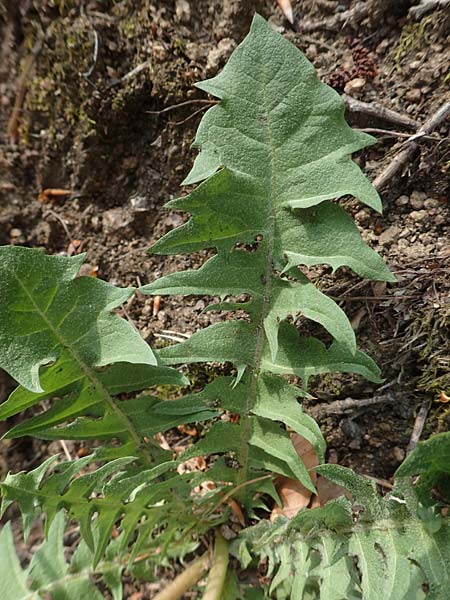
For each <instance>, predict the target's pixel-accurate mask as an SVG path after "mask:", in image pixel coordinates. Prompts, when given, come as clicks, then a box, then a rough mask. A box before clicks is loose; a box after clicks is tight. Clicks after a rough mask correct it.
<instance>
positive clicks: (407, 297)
mask: <svg viewBox="0 0 450 600" xmlns="http://www.w3.org/2000/svg"><path fill="white" fill-rule="evenodd" d="M329 298H331V299H332V300H336V302H338V301H339V302H340V301H341V300H342V301H343V302H356V301H358V302H363V301H364V302H367V301H368V302H377V301H378V300H397V301H400V300H414V299H417V298H423V294H408V295H405V296H329Z"/></svg>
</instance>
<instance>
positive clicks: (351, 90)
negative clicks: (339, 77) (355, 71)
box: [344, 77, 366, 95]
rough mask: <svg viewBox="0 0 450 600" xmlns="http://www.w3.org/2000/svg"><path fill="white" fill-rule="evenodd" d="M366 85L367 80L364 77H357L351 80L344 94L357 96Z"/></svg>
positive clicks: (346, 85)
mask: <svg viewBox="0 0 450 600" xmlns="http://www.w3.org/2000/svg"><path fill="white" fill-rule="evenodd" d="M365 85H366V80H365V79H363V78H362V77H356V78H355V79H351V80H350V81H349V82H348V83H346V84H345V88H344V92H345V93H346V94H349V95H352V94H356V93H358V92H360V91H361V90H362V89H363V88H364V86H365Z"/></svg>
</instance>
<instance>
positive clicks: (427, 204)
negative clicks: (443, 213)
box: [423, 198, 440, 209]
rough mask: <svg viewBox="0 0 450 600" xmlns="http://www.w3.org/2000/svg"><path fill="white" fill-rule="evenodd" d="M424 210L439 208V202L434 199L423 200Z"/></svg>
mask: <svg viewBox="0 0 450 600" xmlns="http://www.w3.org/2000/svg"><path fill="white" fill-rule="evenodd" d="M423 204H424V206H425V208H428V209H430V208H439V206H440V205H439V200H436V199H435V198H427V199H426V200H425V202H424V203H423Z"/></svg>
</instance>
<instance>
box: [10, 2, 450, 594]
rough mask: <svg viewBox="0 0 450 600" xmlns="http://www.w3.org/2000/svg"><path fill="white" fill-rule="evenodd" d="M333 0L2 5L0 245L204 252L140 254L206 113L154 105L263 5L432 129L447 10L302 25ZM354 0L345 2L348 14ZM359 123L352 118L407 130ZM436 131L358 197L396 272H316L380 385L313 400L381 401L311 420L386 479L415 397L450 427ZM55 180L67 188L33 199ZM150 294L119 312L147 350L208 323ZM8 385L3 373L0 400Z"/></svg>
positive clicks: (143, 274)
mask: <svg viewBox="0 0 450 600" xmlns="http://www.w3.org/2000/svg"><path fill="white" fill-rule="evenodd" d="M338 4H339V3H338V2H334V1H333V0H320V1H319V0H303V1H298V2H293V5H294V7H295V11H294V16H295V25H294V27H290V26H289V23H288V22H287V21H286V20H285V19H284V18H283V16H282V13H281V12H280V9H279V8H278V6H277V3H276V1H275V0H260V1H257V0H254V1H251V2H250V1H248V2H247V1H238V0H228V1H227V0H223V1H222V0H198V1H195V2H194V1H186V0H177V1H175V0H169V1H163V0H160V1H158V0H141V1H140V2H133V1H132V0H116V1H114V2H113V1H112V0H102V1H101V0H97V1H96V0H86V1H85V2H81V0H65V1H62V0H53V1H52V0H45V1H42V2H41V1H37V0H22V1H19V2H16V1H15V0H3V3H2V2H0V40H1V61H0V104H1V113H0V136H1V137H0V169H1V173H2V174H1V178H0V244H22V245H28V246H33V247H42V248H44V249H45V251H46V252H48V253H50V254H68V253H69V254H70V253H74V252H80V251H82V252H86V254H87V256H86V262H87V264H86V267H85V268H86V271H85V272H86V273H87V274H93V273H95V274H96V275H98V276H99V277H101V278H103V279H105V280H108V281H111V282H112V283H115V284H117V285H121V286H128V285H132V286H138V285H140V284H143V283H146V282H150V281H152V280H153V279H155V278H157V277H159V276H161V275H162V274H165V273H168V272H172V271H175V270H182V269H185V268H187V267H192V266H198V265H199V264H200V262H201V260H203V257H202V256H201V255H198V256H194V257H192V256H177V257H157V256H149V255H148V254H146V249H147V248H148V247H149V246H150V245H151V244H152V243H153V242H154V241H156V240H157V239H158V238H159V237H161V235H162V234H164V233H165V232H167V231H168V230H170V229H171V228H173V227H174V226H175V225H177V224H179V223H180V222H181V221H182V220H183V218H184V217H182V216H180V215H179V214H176V213H171V212H169V211H167V210H165V209H163V208H162V207H163V204H164V203H165V202H166V201H168V200H169V199H171V198H173V197H175V196H176V195H178V194H180V193H182V191H181V190H180V187H179V184H180V181H181V180H182V179H183V177H184V175H185V174H186V173H187V172H188V171H189V169H190V166H191V164H192V161H193V159H194V157H195V150H192V149H191V148H190V145H191V142H192V140H193V137H194V133H195V130H196V128H197V126H198V123H199V121H200V119H201V115H202V114H203V109H204V108H206V107H205V106H204V105H202V104H196V103H192V104H187V105H186V104H185V105H183V106H180V107H179V108H174V109H173V110H171V111H167V112H162V113H159V114H158V113H156V112H155V111H161V110H162V109H166V108H168V107H170V106H173V105H176V104H179V103H184V102H186V101H187V100H196V99H201V98H203V96H202V94H201V93H200V92H198V91H197V90H196V89H195V88H194V87H193V85H194V83H195V82H196V81H198V80H201V79H204V78H205V77H209V76H212V75H213V74H214V73H216V72H217V70H218V69H219V68H220V67H221V66H222V65H223V64H224V62H225V61H226V59H227V57H228V56H229V54H230V53H231V51H232V50H233V48H234V47H235V46H236V44H237V43H238V42H239V41H240V40H241V39H242V37H243V35H244V34H245V32H246V30H247V29H248V26H249V23H250V20H251V16H252V14H253V11H254V10H255V9H256V10H258V12H260V13H261V14H262V15H263V16H265V17H266V18H268V19H270V22H271V23H272V25H273V26H274V27H276V28H277V29H278V30H279V31H280V32H282V33H283V34H284V35H285V36H286V37H287V38H288V39H290V40H291V41H292V42H294V43H295V44H296V45H297V46H298V47H299V48H300V49H301V50H303V51H304V52H305V53H306V55H307V56H308V57H309V59H310V60H311V62H312V63H313V64H314V65H315V67H316V68H317V70H318V73H319V75H320V77H321V78H322V79H323V80H324V81H326V82H329V83H330V84H332V85H333V86H335V87H336V88H337V89H339V90H340V91H342V90H343V89H344V87H345V86H347V87H346V88H345V89H346V91H348V92H349V93H350V94H352V95H353V96H354V97H355V98H358V99H361V100H364V101H366V102H377V103H379V104H382V105H383V106H385V107H387V108H391V109H394V110H397V111H398V112H400V113H403V114H406V115H409V116H410V117H412V118H414V119H416V120H417V121H418V122H419V123H422V122H423V121H424V120H425V119H426V118H427V116H429V115H431V114H432V113H433V112H434V111H435V110H436V109H437V108H438V107H439V106H440V105H441V104H442V103H443V102H444V99H445V98H446V94H448V85H449V77H450V73H449V71H448V68H449V56H448V41H447V42H446V37H447V36H448V34H449V33H450V11H449V10H447V12H445V11H444V10H443V9H441V10H439V11H434V12H432V13H430V14H428V15H426V16H425V17H424V18H423V19H422V20H421V21H417V22H416V21H413V20H411V19H408V18H407V17H406V12H405V11H404V12H403V13H402V14H400V15H393V16H388V17H387V18H385V19H384V21H379V22H378V23H377V24H376V25H374V24H373V23H370V22H369V21H367V20H366V21H363V22H362V23H360V24H359V25H358V26H357V27H355V28H353V27H352V25H351V23H349V24H348V25H347V26H346V27H342V28H340V29H338V30H336V31H323V30H318V31H315V32H312V33H309V34H308V35H304V34H302V33H299V32H298V31H297V30H298V27H299V24H300V23H303V22H304V21H309V20H318V19H324V18H326V17H329V16H330V15H333V14H335V10H336V7H337V5H338ZM353 4H356V2H353ZM349 5H352V3H351V2H350V1H346V2H345V1H344V2H341V3H340V5H339V10H340V9H341V8H345V7H348V6H349ZM36 42H38V46H40V47H38V48H36ZM446 44H447V46H446ZM97 46H98V50H96V47H97ZM361 79H363V81H362V82H361ZM15 104H16V108H15ZM349 118H350V119H351V120H352V122H353V124H354V125H355V126H362V127H378V128H380V127H381V128H384V129H386V128H391V129H393V130H396V131H399V128H398V127H392V125H389V124H387V123H386V122H380V121H377V122H375V121H374V120H370V119H366V120H365V121H364V122H361V121H356V120H354V119H353V118H352V116H351V115H350V116H349ZM400 131H403V133H404V132H405V131H406V130H401V128H400ZM435 135H436V137H437V138H438V139H437V140H436V141H434V140H426V141H422V142H421V144H420V145H421V153H420V156H417V157H416V158H415V159H414V160H413V161H412V162H411V163H410V164H408V165H407V166H406V169H405V170H404V172H403V174H402V176H401V177H400V178H396V179H395V180H393V181H392V182H391V184H390V185H389V186H388V187H387V188H386V189H385V190H383V194H382V197H383V201H384V206H385V211H384V214H383V216H381V217H380V216H378V215H376V214H375V213H373V212H370V211H368V210H366V209H363V208H361V205H358V204H357V203H356V202H354V201H352V202H349V203H348V208H349V210H350V211H351V212H352V213H353V215H354V216H355V219H356V222H357V223H358V225H359V226H360V227H361V230H362V231H363V235H364V236H365V238H366V239H367V240H368V241H369V243H370V244H371V245H372V247H374V248H375V249H376V250H378V251H379V252H381V253H382V254H383V255H384V257H385V259H386V261H387V262H388V263H389V265H390V266H391V268H392V269H393V270H394V272H395V273H396V274H397V276H398V283H397V284H395V285H389V286H387V287H386V286H384V285H380V284H373V283H368V282H360V281H359V280H358V279H357V278H355V277H354V276H353V275H351V274H350V273H345V274H342V273H338V274H337V276H331V275H330V274H329V271H328V270H326V269H325V270H323V271H322V276H321V283H320V285H321V286H322V287H323V289H328V290H329V292H330V294H331V295H333V296H335V297H337V299H339V302H340V304H341V305H342V306H343V307H344V309H345V310H346V312H347V313H348V314H349V316H350V317H351V318H352V319H353V320H354V324H355V328H357V331H358V336H359V341H360V346H361V347H362V348H363V349H366V350H367V351H368V352H369V353H370V354H371V355H372V356H373V357H374V358H375V360H377V362H378V363H379V365H380V366H381V368H382V370H383V375H384V377H385V384H384V386H382V388H383V389H381V391H380V390H378V391H377V389H376V387H374V386H373V385H371V384H368V383H367V382H363V381H361V380H360V379H357V378H353V377H344V376H342V377H335V376H333V377H325V378H322V380H321V381H320V382H316V385H315V388H314V389H313V390H312V391H313V393H315V394H316V396H317V398H318V399H319V401H320V402H325V401H326V402H328V401H332V400H336V399H343V398H347V397H351V398H355V399H362V398H370V397H373V396H374V395H380V394H385V395H386V397H387V398H388V402H386V403H384V404H380V405H377V406H376V407H375V408H358V409H355V410H353V411H351V412H350V413H349V414H346V415H342V414H340V415H336V416H333V417H326V418H325V417H324V418H322V419H319V420H320V421H321V425H322V426H323V428H324V432H325V434H326V437H327V441H328V445H329V451H330V452H332V453H333V460H338V461H339V463H340V464H343V465H348V466H352V467H353V468H355V469H356V470H357V471H359V472H363V473H367V474H370V475H372V476H375V477H379V478H386V479H389V478H391V477H392V474H393V473H394V471H395V469H396V468H397V467H398V465H399V463H400V462H401V460H402V459H403V457H404V456H405V451H406V448H407V445H408V442H409V439H410V436H411V431H412V428H413V425H414V419H415V415H416V411H417V408H418V407H419V406H421V405H422V404H424V403H427V404H428V403H429V404H430V405H431V410H430V413H429V416H428V419H427V422H426V426H425V431H424V433H423V437H427V436H428V435H429V434H431V433H433V432H436V431H438V430H442V429H446V428H447V425H446V423H447V418H446V416H447V415H446V413H445V405H443V404H441V403H439V402H435V401H436V400H438V399H439V393H440V391H446V392H447V393H448V394H449V393H450V376H449V374H448V366H449V362H450V343H449V341H448V340H449V337H448V328H449V323H450V305H449V297H448V292H449V289H450V269H449V268H448V262H447V261H448V257H449V256H450V243H449V241H448V240H449V239H450V238H449V233H450V227H449V214H450V206H449V200H450V185H449V171H450V147H449V144H448V137H449V135H450V128H449V123H448V122H447V123H446V124H443V125H442V126H441V127H440V128H438V129H437V131H436V132H435ZM377 137H378V143H377V144H376V145H375V146H374V147H372V149H370V150H369V151H367V152H365V153H364V154H363V155H361V156H359V157H358V160H359V161H360V163H361V165H362V166H363V167H364V168H365V170H366V172H367V173H368V175H369V176H370V177H371V178H374V177H375V176H376V175H377V174H379V172H380V171H381V170H382V169H383V168H384V166H385V165H386V164H388V163H389V162H390V161H391V160H392V157H393V156H394V155H395V152H396V151H397V150H398V149H399V147H400V144H401V143H402V141H403V138H399V137H396V136H395V135H394V136H392V137H388V136H382V135H378V136H377ZM49 188H58V189H66V190H70V191H71V195H69V196H66V197H61V196H55V197H53V196H51V197H49V196H48V195H47V197H46V198H44V201H42V199H41V201H40V200H39V194H40V192H42V190H45V189H49ZM152 302H153V301H152V299H151V298H148V297H145V298H143V297H139V296H138V297H136V298H135V299H134V300H133V302H132V303H131V304H130V305H129V306H128V307H127V314H128V316H129V318H131V319H132V320H133V322H134V323H135V324H136V326H137V327H138V328H139V329H140V331H141V333H142V335H143V336H144V338H145V339H147V340H148V341H149V342H150V343H151V344H152V345H158V344H159V343H161V338H159V337H158V336H159V335H160V334H161V333H163V334H164V331H167V330H170V331H172V332H178V333H191V332H193V331H195V330H196V329H198V328H201V327H204V326H205V325H207V324H208V323H209V322H210V320H211V318H212V317H211V316H210V314H209V313H206V314H203V313H202V309H203V308H204V307H205V301H204V299H199V298H197V297H195V298H194V297H188V298H187V299H181V298H180V297H171V298H167V299H165V298H164V299H163V300H162V302H161V306H160V308H159V310H158V311H153V305H152ZM153 312H157V314H156V315H154V316H153V314H152V313H153ZM216 318H217V317H216ZM198 377H199V380H200V382H201V381H202V380H203V379H204V378H205V371H202V369H199V375H198ZM8 388H10V382H8V381H7V378H6V377H4V378H3V379H2V380H1V381H0V395H1V396H2V397H1V398H0V401H2V400H3V399H4V398H5V397H6V394H7V391H8ZM317 402H318V401H315V403H316V404H317ZM0 444H1V450H2V455H3V456H2V459H1V463H0V470H1V471H2V472H4V471H5V470H7V469H10V470H12V471H17V470H20V469H28V468H30V467H33V466H36V464H37V463H39V462H41V460H42V458H43V457H45V456H46V455H47V454H49V453H51V452H53V451H55V446H54V445H50V447H49V446H48V445H46V444H43V443H41V442H38V441H33V442H32V441H30V440H22V441H19V442H12V443H6V442H5V441H3V442H0ZM56 451H60V448H59V447H56ZM145 597H150V596H143V598H145Z"/></svg>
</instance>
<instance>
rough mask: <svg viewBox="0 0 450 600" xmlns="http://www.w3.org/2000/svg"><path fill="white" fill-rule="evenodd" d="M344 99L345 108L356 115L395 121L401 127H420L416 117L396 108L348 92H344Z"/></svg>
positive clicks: (415, 128) (413, 128) (390, 121)
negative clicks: (350, 94)
mask: <svg viewBox="0 0 450 600" xmlns="http://www.w3.org/2000/svg"><path fill="white" fill-rule="evenodd" d="M342 99H343V101H344V104H345V108H346V109H347V110H348V111H349V112H350V113H352V114H354V115H364V116H366V117H370V118H373V119H380V120H381V121H386V122H388V123H393V124H394V125H399V126H400V127H405V128H406V129H412V130H413V131H415V130H417V129H419V127H420V124H419V123H418V122H417V121H415V120H414V119H411V117H407V116H406V115H402V114H401V113H398V112H396V111H395V110H391V109H390V108H385V107H384V106H380V105H379V104H375V103H372V102H362V101H361V100H356V99H355V98H352V96H349V95H348V94H342Z"/></svg>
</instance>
